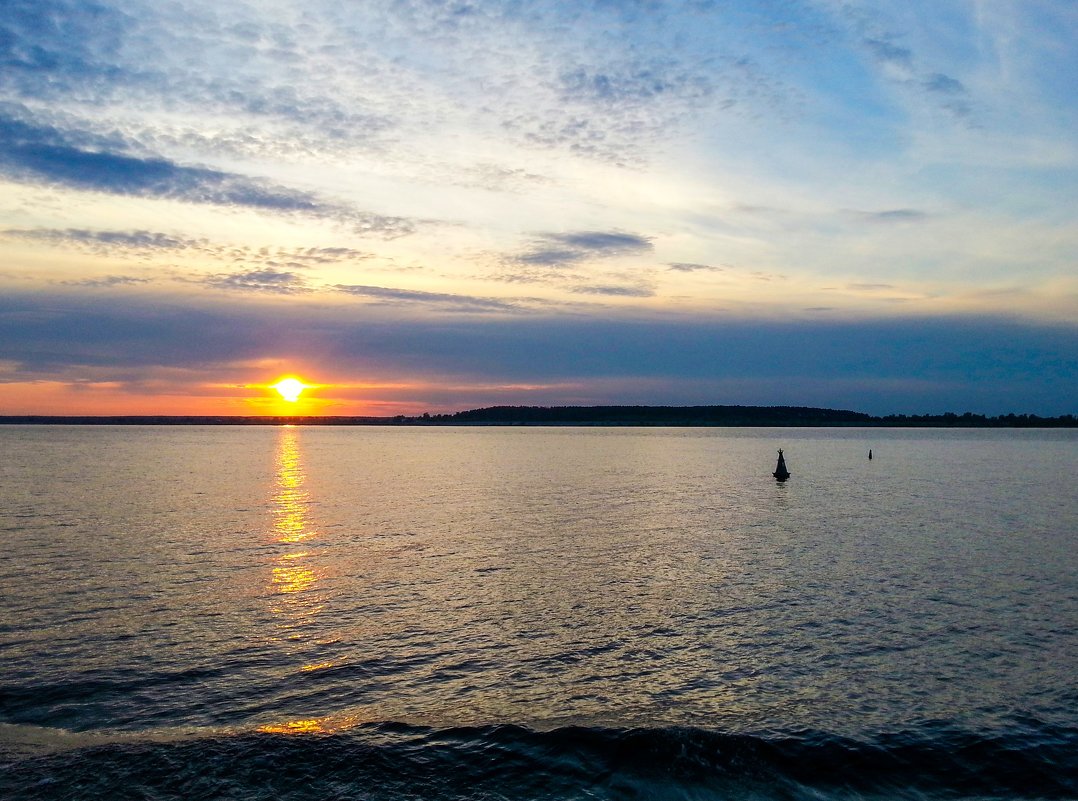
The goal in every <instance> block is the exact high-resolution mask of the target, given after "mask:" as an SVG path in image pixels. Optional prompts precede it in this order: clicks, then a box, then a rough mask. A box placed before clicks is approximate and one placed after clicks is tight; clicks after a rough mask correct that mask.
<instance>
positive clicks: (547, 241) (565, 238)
mask: <svg viewBox="0 0 1078 801" xmlns="http://www.w3.org/2000/svg"><path fill="white" fill-rule="evenodd" d="M651 249H652V244H651V240H650V239H649V238H647V237H644V236H639V235H637V234H629V233H624V232H622V231H576V232H570V233H564V234H554V233H550V234H542V235H540V236H539V237H538V238H537V239H536V242H535V244H534V245H533V246H532V248H531V250H528V251H525V252H524V253H521V254H519V255H518V256H516V257H515V261H517V262H520V263H521V264H529V265H545V266H549V267H553V266H560V265H567V264H576V263H578V262H582V261H587V260H589V259H595V258H612V257H616V256H625V255H629V254H633V253H644V252H647V251H650V250H651Z"/></svg>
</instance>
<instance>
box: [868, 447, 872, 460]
mask: <svg viewBox="0 0 1078 801" xmlns="http://www.w3.org/2000/svg"><path fill="white" fill-rule="evenodd" d="M868 458H869V461H871V460H872V448H869V449H868Z"/></svg>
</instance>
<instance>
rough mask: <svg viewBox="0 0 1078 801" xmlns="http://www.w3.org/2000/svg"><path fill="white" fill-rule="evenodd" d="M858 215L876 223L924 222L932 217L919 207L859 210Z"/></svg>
mask: <svg viewBox="0 0 1078 801" xmlns="http://www.w3.org/2000/svg"><path fill="white" fill-rule="evenodd" d="M857 215H858V216H859V217H860V218H861V219H863V220H868V221H869V222H876V223H906V222H924V221H925V220H927V219H929V218H930V217H931V215H930V214H928V212H924V211H920V210H918V209H886V210H884V211H859V212H857Z"/></svg>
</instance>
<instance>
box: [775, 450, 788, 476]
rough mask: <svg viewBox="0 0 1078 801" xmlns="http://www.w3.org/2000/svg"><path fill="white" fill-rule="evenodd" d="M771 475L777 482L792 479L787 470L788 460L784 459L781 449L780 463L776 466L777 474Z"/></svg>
mask: <svg viewBox="0 0 1078 801" xmlns="http://www.w3.org/2000/svg"><path fill="white" fill-rule="evenodd" d="M771 475H773V476H774V477H775V480H776V481H785V480H786V479H788V478H789V477H790V471H789V470H787V469H786V460H785V459H784V458H783V457H782V448H779V463H778V464H777V465H775V472H774V473H772V474H771Z"/></svg>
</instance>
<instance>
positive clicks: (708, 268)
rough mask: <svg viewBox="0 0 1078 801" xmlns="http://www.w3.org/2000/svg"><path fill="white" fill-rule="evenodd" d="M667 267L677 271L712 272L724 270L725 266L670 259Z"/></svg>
mask: <svg viewBox="0 0 1078 801" xmlns="http://www.w3.org/2000/svg"><path fill="white" fill-rule="evenodd" d="M666 266H667V269H670V270H673V271H674V272H679V273H696V272H713V273H718V272H722V271H723V270H725V269H726V268H725V267H715V266H713V265H710V264H695V263H693V262H684V261H672V262H670V263H669V264H667V265H666Z"/></svg>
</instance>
